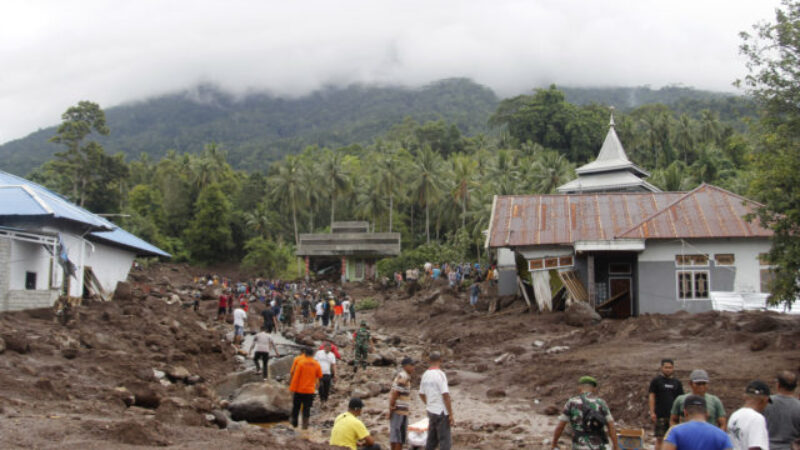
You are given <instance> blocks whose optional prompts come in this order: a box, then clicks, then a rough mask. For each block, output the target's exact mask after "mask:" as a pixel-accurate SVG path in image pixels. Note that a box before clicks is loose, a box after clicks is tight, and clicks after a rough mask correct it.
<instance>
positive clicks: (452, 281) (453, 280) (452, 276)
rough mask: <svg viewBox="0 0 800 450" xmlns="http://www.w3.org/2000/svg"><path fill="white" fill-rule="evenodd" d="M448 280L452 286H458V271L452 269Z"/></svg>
mask: <svg viewBox="0 0 800 450" xmlns="http://www.w3.org/2000/svg"><path fill="white" fill-rule="evenodd" d="M447 281H448V283H449V284H450V287H451V288H455V287H456V271H455V270H451V271H450V273H448V274H447Z"/></svg>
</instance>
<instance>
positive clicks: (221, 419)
mask: <svg viewBox="0 0 800 450" xmlns="http://www.w3.org/2000/svg"><path fill="white" fill-rule="evenodd" d="M211 415H212V416H214V423H215V424H216V425H217V426H218V427H220V428H227V427H228V415H227V414H225V411H223V410H221V409H215V410H213V411H211Z"/></svg>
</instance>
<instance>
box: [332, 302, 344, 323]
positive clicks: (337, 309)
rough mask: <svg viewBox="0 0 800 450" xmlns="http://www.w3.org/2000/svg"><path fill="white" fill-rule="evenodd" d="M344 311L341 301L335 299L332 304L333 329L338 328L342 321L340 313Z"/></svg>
mask: <svg viewBox="0 0 800 450" xmlns="http://www.w3.org/2000/svg"><path fill="white" fill-rule="evenodd" d="M343 313H344V307H343V306H342V302H340V301H339V300H336V301H335V302H334V305H333V329H334V330H338V329H339V324H340V323H341V322H342V314H343Z"/></svg>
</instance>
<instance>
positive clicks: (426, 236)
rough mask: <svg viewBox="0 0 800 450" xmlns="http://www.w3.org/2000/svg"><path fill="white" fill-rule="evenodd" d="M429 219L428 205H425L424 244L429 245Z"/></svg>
mask: <svg viewBox="0 0 800 450" xmlns="http://www.w3.org/2000/svg"><path fill="white" fill-rule="evenodd" d="M430 225H431V219H430V207H429V206H428V203H427V202H426V203H425V239H426V243H428V244H430V243H431V226H430Z"/></svg>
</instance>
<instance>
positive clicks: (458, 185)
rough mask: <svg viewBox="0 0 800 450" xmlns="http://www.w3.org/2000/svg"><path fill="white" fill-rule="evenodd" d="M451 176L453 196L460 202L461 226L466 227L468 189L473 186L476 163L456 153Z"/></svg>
mask: <svg viewBox="0 0 800 450" xmlns="http://www.w3.org/2000/svg"><path fill="white" fill-rule="evenodd" d="M452 164H453V176H454V177H455V179H454V180H453V181H455V189H453V198H455V200H456V201H457V202H459V203H460V204H461V228H466V227H467V203H468V202H469V198H470V197H469V194H470V189H472V188H473V187H474V186H475V173H476V171H477V168H478V163H477V161H475V160H474V159H472V158H470V157H468V156H465V155H462V154H458V155H456V156H455V157H454V158H453V160H452Z"/></svg>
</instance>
